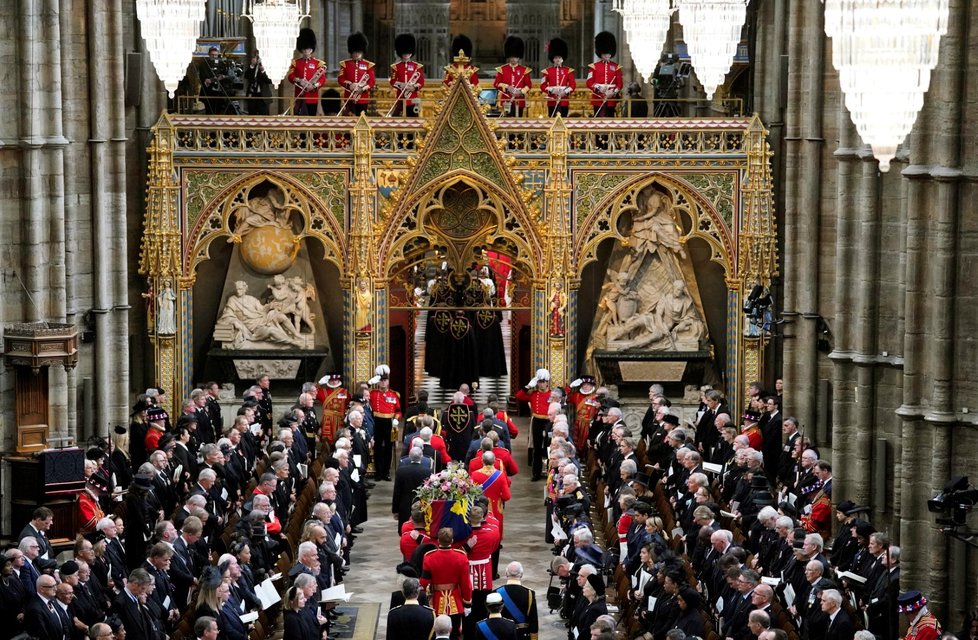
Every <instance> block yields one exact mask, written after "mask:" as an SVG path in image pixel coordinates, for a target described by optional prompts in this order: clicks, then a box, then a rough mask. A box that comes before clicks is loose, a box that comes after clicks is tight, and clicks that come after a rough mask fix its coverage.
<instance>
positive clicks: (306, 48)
mask: <svg viewBox="0 0 978 640" xmlns="http://www.w3.org/2000/svg"><path fill="white" fill-rule="evenodd" d="M295 48H296V49H298V50H299V52H300V53H301V54H302V57H301V58H299V59H297V60H293V61H292V66H290V67H289V73H288V76H287V77H288V79H289V82H291V83H292V84H294V85H295V105H294V107H295V114H296V115H298V116H314V115H316V108H317V105H318V104H319V89H320V88H322V86H323V84H324V83H325V82H326V63H325V62H323V61H322V60H317V59H316V58H313V57H312V52H313V51H315V50H316V34H315V32H314V31H313V30H312V29H300V30H299V37H298V38H297V39H296V44H295Z"/></svg>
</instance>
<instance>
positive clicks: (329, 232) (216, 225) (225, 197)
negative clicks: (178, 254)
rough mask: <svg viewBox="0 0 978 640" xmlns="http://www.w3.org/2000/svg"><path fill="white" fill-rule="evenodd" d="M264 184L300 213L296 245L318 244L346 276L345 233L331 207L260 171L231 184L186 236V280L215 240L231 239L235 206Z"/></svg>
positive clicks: (283, 176)
mask: <svg viewBox="0 0 978 640" xmlns="http://www.w3.org/2000/svg"><path fill="white" fill-rule="evenodd" d="M264 182H270V183H271V184H272V185H274V186H276V187H278V188H279V189H282V190H283V192H284V193H285V195H286V202H287V203H288V204H290V205H293V206H295V207H296V209H297V211H298V212H299V213H300V215H299V217H300V219H301V221H302V225H301V229H299V230H298V231H297V232H296V241H297V242H301V241H302V240H304V239H306V238H312V239H315V240H317V241H318V242H319V243H320V244H322V246H323V254H324V258H325V260H327V261H328V262H332V263H333V264H334V265H335V266H336V268H337V269H339V271H340V273H345V270H346V255H347V241H346V232H345V230H344V229H343V224H341V222H340V220H338V219H337V217H336V216H335V215H333V214H331V213H330V207H329V205H328V203H326V202H323V201H322V200H321V199H320V198H319V196H317V195H316V194H315V193H314V192H313V191H311V190H310V189H309V188H308V187H307V186H306V185H304V184H303V183H301V182H299V181H297V180H296V179H295V178H294V177H293V176H292V175H290V174H288V173H282V172H277V171H261V172H257V173H252V174H248V175H247V176H245V177H243V178H242V179H240V180H237V181H235V182H233V183H231V184H229V185H228V186H227V187H225V188H224V189H222V190H221V191H220V192H219V193H218V194H217V195H215V196H214V197H213V198H212V199H211V200H210V201H208V202H207V203H206V204H205V205H204V206H203V207H202V208H201V213H200V215H199V216H197V218H196V220H195V222H194V223H193V225H192V226H191V227H190V228H189V229H188V230H186V232H185V234H184V237H185V246H186V250H185V251H184V253H183V265H181V267H182V271H183V275H184V277H185V278H188V279H189V280H190V281H192V280H193V279H194V274H195V272H196V269H197V266H198V265H199V264H200V263H201V262H204V261H205V260H209V259H210V247H211V244H212V243H213V242H214V241H215V240H217V239H219V238H224V239H227V238H230V237H231V236H232V234H233V231H232V228H231V227H232V223H231V216H232V205H233V204H234V203H235V202H236V201H240V199H241V198H242V197H243V196H244V195H245V194H247V193H248V192H250V190H251V189H253V188H254V187H255V186H257V185H260V184H262V183H264Z"/></svg>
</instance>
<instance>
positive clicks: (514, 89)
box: [492, 36, 533, 118]
mask: <svg viewBox="0 0 978 640" xmlns="http://www.w3.org/2000/svg"><path fill="white" fill-rule="evenodd" d="M504 48H505V51H506V64H505V65H503V66H501V67H496V80H495V82H493V83H492V85H493V86H494V87H496V89H498V90H499V98H498V100H497V101H496V103H497V104H498V105H499V111H500V115H502V116H509V117H513V118H519V117H520V116H522V115H523V111H524V110H525V109H526V93H527V92H528V91H529V90H530V89H531V88H532V87H533V81H532V80H531V79H530V74H531V73H533V71H532V70H531V69H530V68H529V67H527V66H524V65H522V64H520V59H521V58H522V57H523V50H524V45H523V40H522V39H520V38H516V37H514V36H510V37H508V38H506V44H505V45H504Z"/></svg>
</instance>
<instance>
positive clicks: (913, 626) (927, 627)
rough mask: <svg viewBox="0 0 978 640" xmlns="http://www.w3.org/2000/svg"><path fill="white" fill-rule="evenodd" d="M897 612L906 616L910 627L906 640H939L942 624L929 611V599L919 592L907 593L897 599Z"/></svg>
mask: <svg viewBox="0 0 978 640" xmlns="http://www.w3.org/2000/svg"><path fill="white" fill-rule="evenodd" d="M897 612H899V613H902V614H905V615H906V617H907V622H908V623H909V624H910V627H909V628H908V629H907V635H905V636H904V640H937V638H940V637H941V633H942V631H941V623H940V622H938V621H937V617H936V616H934V614H933V613H931V612H930V611H928V609H927V598H925V597H924V595H923V594H922V593H920V592H919V591H907V592H906V593H901V594H900V596H899V597H898V598H897Z"/></svg>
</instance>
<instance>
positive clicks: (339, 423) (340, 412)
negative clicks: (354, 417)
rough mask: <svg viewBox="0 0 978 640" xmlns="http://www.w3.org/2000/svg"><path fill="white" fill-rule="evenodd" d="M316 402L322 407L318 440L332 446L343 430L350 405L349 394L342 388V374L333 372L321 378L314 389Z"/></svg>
mask: <svg viewBox="0 0 978 640" xmlns="http://www.w3.org/2000/svg"><path fill="white" fill-rule="evenodd" d="M316 400H318V401H319V404H321V405H322V406H323V420H322V423H321V429H320V432H319V439H320V440H321V441H322V442H328V443H329V444H330V445H332V444H333V441H334V440H335V439H336V434H337V433H339V431H340V429H342V428H343V418H344V417H346V408H347V406H348V405H349V404H350V392H349V391H347V390H346V389H344V388H343V376H342V374H340V373H339V372H336V371H334V372H332V373H327V374H326V375H325V376H323V377H322V378H321V379H320V380H319V385H318V386H317V387H316Z"/></svg>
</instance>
